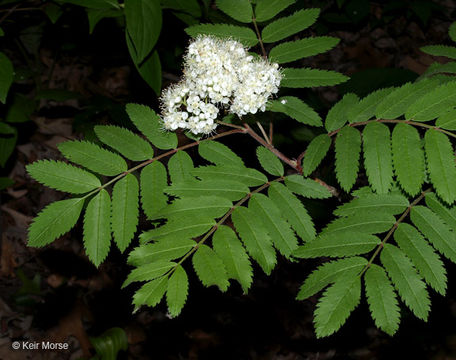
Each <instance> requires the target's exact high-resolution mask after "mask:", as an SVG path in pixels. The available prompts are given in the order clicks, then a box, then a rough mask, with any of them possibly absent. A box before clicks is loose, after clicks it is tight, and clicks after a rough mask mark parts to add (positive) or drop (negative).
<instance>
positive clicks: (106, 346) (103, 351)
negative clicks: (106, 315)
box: [89, 327, 128, 359]
mask: <svg viewBox="0 0 456 360" xmlns="http://www.w3.org/2000/svg"><path fill="white" fill-rule="evenodd" d="M89 340H90V343H91V344H92V345H93V347H94V348H95V352H96V355H95V357H98V358H100V359H117V354H118V353H119V351H120V350H123V351H127V350H128V338H127V334H126V332H125V330H124V329H122V328H119V327H112V328H109V329H108V330H106V331H104V332H103V333H102V334H101V335H99V336H97V337H92V336H91V337H89Z"/></svg>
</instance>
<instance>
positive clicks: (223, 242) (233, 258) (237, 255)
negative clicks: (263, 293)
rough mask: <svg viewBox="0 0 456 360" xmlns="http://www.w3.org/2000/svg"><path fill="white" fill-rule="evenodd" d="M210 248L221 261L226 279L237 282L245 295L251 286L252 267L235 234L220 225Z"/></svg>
mask: <svg viewBox="0 0 456 360" xmlns="http://www.w3.org/2000/svg"><path fill="white" fill-rule="evenodd" d="M212 246H213V248H214V251H215V252H216V253H217V255H218V256H219V257H220V258H221V259H222V261H223V264H224V265H225V268H226V272H227V275H228V278H230V279H234V280H237V281H238V282H239V284H241V286H242V290H243V291H244V294H246V293H247V292H248V290H249V288H250V285H251V284H252V276H253V272H252V265H251V264H250V260H249V257H248V255H247V253H246V252H245V249H244V247H243V246H242V244H241V242H240V241H239V239H238V238H237V236H236V234H235V232H234V231H233V230H232V229H231V228H230V227H228V226H226V225H221V226H220V227H219V228H218V229H217V231H216V232H215V233H214V236H213V237H212Z"/></svg>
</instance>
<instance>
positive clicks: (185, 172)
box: [168, 150, 194, 184]
mask: <svg viewBox="0 0 456 360" xmlns="http://www.w3.org/2000/svg"><path fill="white" fill-rule="evenodd" d="M193 169H194V168H193V160H192V158H191V157H190V155H189V154H187V153H186V152H185V151H182V150H179V151H178V152H176V153H175V154H174V155H173V156H171V157H170V158H169V160H168V171H169V177H170V179H171V182H172V183H173V184H177V183H182V182H185V181H189V180H193V179H194V178H193V176H192V170H193Z"/></svg>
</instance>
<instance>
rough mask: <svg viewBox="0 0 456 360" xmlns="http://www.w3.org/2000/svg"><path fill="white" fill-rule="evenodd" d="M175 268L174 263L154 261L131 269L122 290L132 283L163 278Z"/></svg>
mask: <svg viewBox="0 0 456 360" xmlns="http://www.w3.org/2000/svg"><path fill="white" fill-rule="evenodd" d="M175 266H176V263H174V262H170V261H156V262H152V263H149V264H145V265H141V266H139V267H137V268H136V269H133V270H132V271H131V272H130V274H128V277H127V279H126V280H125V282H124V283H123V284H122V288H125V287H127V286H128V285H130V284H131V283H133V282H137V281H150V280H154V279H156V278H158V277H160V276H163V275H164V274H165V273H167V272H168V271H169V270H171V269H172V268H174V267H175Z"/></svg>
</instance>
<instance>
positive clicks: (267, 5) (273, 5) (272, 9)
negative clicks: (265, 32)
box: [255, 0, 295, 22]
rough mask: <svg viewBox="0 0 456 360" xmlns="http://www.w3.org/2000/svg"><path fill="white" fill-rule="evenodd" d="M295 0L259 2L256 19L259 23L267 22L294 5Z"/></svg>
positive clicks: (257, 3) (266, 0)
mask: <svg viewBox="0 0 456 360" xmlns="http://www.w3.org/2000/svg"><path fill="white" fill-rule="evenodd" d="M294 2H295V0H258V1H257V2H256V6H255V17H256V20H257V21H258V22H262V21H267V20H269V19H272V18H273V17H274V16H276V15H277V14H279V13H280V12H281V11H283V10H285V9H286V8H287V7H289V6H290V5H292V4H294Z"/></svg>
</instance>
